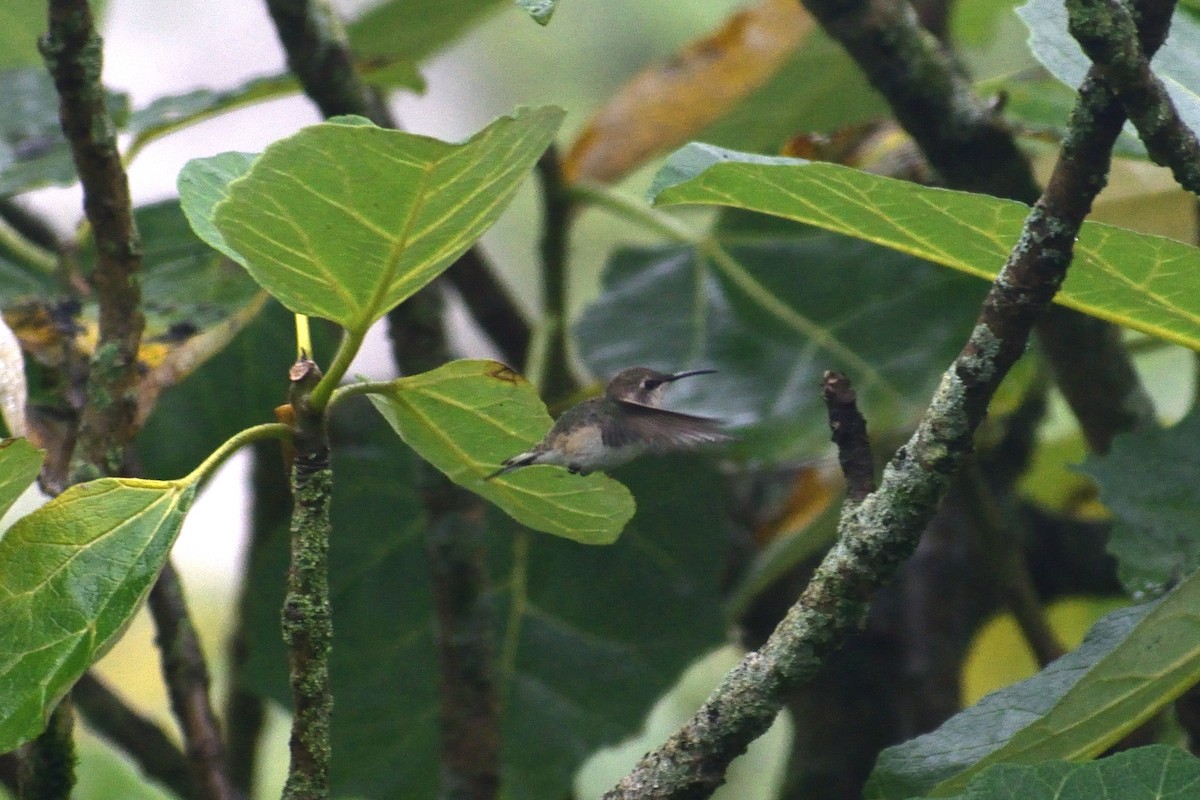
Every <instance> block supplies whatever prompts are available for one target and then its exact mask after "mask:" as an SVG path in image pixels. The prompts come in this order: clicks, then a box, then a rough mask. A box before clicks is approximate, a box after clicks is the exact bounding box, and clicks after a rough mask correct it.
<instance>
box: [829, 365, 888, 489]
mask: <svg viewBox="0 0 1200 800" xmlns="http://www.w3.org/2000/svg"><path fill="white" fill-rule="evenodd" d="M821 397H822V399H824V401H825V408H826V409H827V411H828V414H829V429H830V430H831V431H832V432H833V443H834V444H836V445H837V449H838V461H839V462H841V465H842V474H843V475H845V476H846V502H848V503H853V504H858V503H860V502H862V500H863V498H865V497H866V496H867V495H869V494H870V493H871V492H873V491H875V459H874V457H873V456H872V455H871V440H870V438H868V436H867V421H866V419H864V418H863V415H862V412H860V411H859V410H858V397H857V396H856V395H855V393H854V389H853V388H851V386H850V379H849V378H847V377H846V376H845V375H843V374H842V373H840V372H826V373H825V376H824V380H823V381H822V384H821Z"/></svg>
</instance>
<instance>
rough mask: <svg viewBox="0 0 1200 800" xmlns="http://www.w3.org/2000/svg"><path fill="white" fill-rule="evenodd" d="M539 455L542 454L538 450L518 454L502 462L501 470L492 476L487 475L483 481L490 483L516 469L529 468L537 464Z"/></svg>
mask: <svg viewBox="0 0 1200 800" xmlns="http://www.w3.org/2000/svg"><path fill="white" fill-rule="evenodd" d="M538 455H540V454H539V453H538V452H537V451H536V450H530V451H528V452H526V453H518V454H517V455H515V456H513V457H512V458H506V459H504V460H503V461H501V462H500V469H498V470H496V471H495V472H493V473H491V474H490V475H485V476H484V477H483V479H484V480H485V481H490V480H491V479H492V478H498V477H500V476H501V475H503V474H504V473H506V472H512V471H513V470H514V469H520V468H521V467H528V466H529V465H530V464H534V463H536V462H537V457H538Z"/></svg>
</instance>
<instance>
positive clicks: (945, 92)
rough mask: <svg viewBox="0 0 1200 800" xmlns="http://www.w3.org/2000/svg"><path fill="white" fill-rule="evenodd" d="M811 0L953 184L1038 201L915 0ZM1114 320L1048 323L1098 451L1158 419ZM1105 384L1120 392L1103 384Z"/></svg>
mask: <svg viewBox="0 0 1200 800" xmlns="http://www.w3.org/2000/svg"><path fill="white" fill-rule="evenodd" d="M802 2H803V4H804V6H805V7H806V8H808V10H809V11H810V12H811V13H812V14H813V16H815V17H816V18H817V19H818V20H819V21H820V22H821V25H822V27H824V28H825V30H826V32H828V33H829V34H830V35H832V36H833V37H834V38H836V39H837V40H838V41H839V42H841V44H842V46H843V47H845V48H846V50H847V51H848V52H849V53H850V55H851V57H853V58H854V60H855V62H856V63H857V64H858V66H859V68H860V69H862V70H863V72H864V73H866V75H867V78H868V79H869V80H870V81H871V84H872V85H873V86H874V87H875V88H876V89H877V90H878V91H879V92H880V93H881V94H882V95H883V96H884V98H885V99H886V100H887V101H888V104H889V105H890V106H891V108H892V112H893V113H894V114H895V115H896V119H897V120H898V121H899V122H900V124H901V125H902V126H903V127H904V129H905V131H907V132H908V134H909V135H910V136H912V137H913V140H914V141H915V142H916V143H917V146H918V147H920V148H921V151H922V152H923V153H924V154H925V158H926V159H927V160H928V161H929V163H930V164H931V165H932V166H933V167H934V169H935V170H937V172H938V174H939V175H940V176H941V178H942V179H943V180H944V181H945V183H946V185H947V186H949V187H951V188H954V189H964V190H967V191H977V192H984V193H986V194H991V195H995V196H997V197H1007V198H1011V199H1014V200H1020V201H1021V202H1023V203H1029V204H1032V203H1033V202H1034V201H1035V200H1036V199H1037V198H1038V195H1039V194H1040V192H1039V189H1038V185H1037V181H1036V180H1035V179H1034V176H1033V171H1032V169H1031V168H1030V166H1029V162H1028V160H1027V159H1026V158H1025V156H1024V155H1023V154H1022V153H1021V151H1020V150H1019V149H1018V147H1017V145H1016V142H1015V140H1014V138H1013V136H1012V133H1011V131H1010V130H1009V128H1008V127H1007V125H1006V124H1005V123H1004V120H1003V119H1001V117H1000V116H999V114H998V113H996V112H995V111H994V110H993V109H992V108H990V107H988V106H986V105H985V104H984V103H983V102H982V101H981V100H980V99H979V98H978V97H976V96H975V94H974V92H973V91H972V89H971V87H970V85H969V83H968V82H967V80H966V78H965V76H963V75H962V73H961V72H960V71H959V70H958V69H957V67H956V65H955V62H954V61H953V60H952V59H951V58H950V57H949V56H948V55H947V54H946V52H945V51H944V50H943V49H942V48H941V47H940V46H939V45H938V43H937V42H936V41H935V40H934V39H933V38H932V37H930V36H928V35H926V34H925V32H924V31H922V29H921V28H920V25H919V24H918V20H917V17H916V15H915V14H914V12H913V11H912V9H911V8H910V7H909V5H908V3H906V2H904V0H884V1H883V2H871V0H802ZM1112 328H1113V326H1111V325H1109V324H1108V323H1106V322H1102V321H1100V320H1096V319H1093V318H1089V317H1086V316H1085V315H1083V314H1080V313H1079V312H1076V311H1072V310H1070V309H1065V308H1059V307H1054V308H1052V309H1050V310H1049V311H1048V312H1047V313H1046V314H1045V315H1044V316H1043V318H1042V321H1041V322H1040V323H1039V333H1040V334H1041V339H1042V342H1043V345H1044V347H1045V353H1046V356H1047V358H1048V359H1049V360H1050V363H1051V365H1052V367H1053V369H1054V376H1055V379H1056V380H1057V381H1058V383H1059V385H1060V386H1061V387H1062V389H1063V394H1064V396H1066V397H1067V398H1068V401H1070V402H1071V408H1072V411H1074V412H1075V415H1076V417H1077V418H1078V419H1079V422H1080V425H1081V427H1082V428H1083V429H1084V433H1085V436H1086V437H1087V439H1088V442H1089V443H1090V444H1093V445H1098V450H1097V452H1105V451H1106V450H1107V448H1108V443H1109V442H1110V441H1111V440H1112V437H1113V436H1114V435H1115V434H1117V433H1122V432H1124V431H1127V430H1131V429H1133V428H1134V427H1137V426H1138V425H1142V424H1148V423H1151V422H1153V408H1152V407H1151V406H1150V404H1149V400H1148V396H1147V395H1146V393H1145V390H1144V389H1143V388H1142V386H1141V384H1140V382H1139V380H1138V377H1137V372H1136V371H1135V370H1134V369H1133V365H1132V363H1131V361H1130V358H1129V355H1128V353H1126V352H1125V350H1124V348H1123V347H1122V346H1121V345H1120V341H1119V338H1118V337H1117V336H1116V335H1115V332H1114V331H1113V330H1112ZM1060 337H1061V338H1064V339H1067V340H1069V341H1070V342H1071V344H1072V345H1074V344H1075V343H1078V342H1080V341H1086V342H1088V345H1087V346H1086V347H1085V348H1084V351H1088V350H1099V353H1098V355H1097V357H1096V358H1091V359H1081V358H1079V357H1078V353H1079V352H1080V351H1079V350H1078V349H1075V348H1074V347H1073V346H1069V345H1067V344H1062V343H1059V342H1056V341H1055V340H1056V339H1059V338H1060ZM1101 383H1103V384H1105V385H1108V386H1109V387H1110V388H1111V389H1112V391H1109V392H1103V393H1102V392H1097V391H1095V387H1096V386H1097V385H1099V384H1101ZM1077 403H1078V405H1077ZM1104 426H1122V427H1104Z"/></svg>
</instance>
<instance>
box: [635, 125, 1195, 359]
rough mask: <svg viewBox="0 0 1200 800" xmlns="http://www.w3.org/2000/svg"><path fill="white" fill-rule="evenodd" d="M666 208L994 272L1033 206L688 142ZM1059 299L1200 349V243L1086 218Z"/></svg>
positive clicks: (671, 168)
mask: <svg viewBox="0 0 1200 800" xmlns="http://www.w3.org/2000/svg"><path fill="white" fill-rule="evenodd" d="M651 192H652V194H655V195H657V197H656V202H657V203H659V204H662V205H673V204H678V203H701V204H711V205H725V206H733V207H735V208H744V209H749V210H752V211H759V212H762V213H764V214H773V215H776V216H781V217H784V218H787V219H792V220H796V221H798V222H804V223H807V224H810V225H815V226H817V227H819V228H824V229H825V230H830V231H835V232H837V233H844V234H847V235H849V236H854V237H857V238H860V239H866V240H867V241H871V242H875V243H877V244H881V245H883V246H885V247H889V248H892V249H895V250H899V251H901V252H905V253H911V254H912V255H915V256H919V257H921V258H925V259H928V260H930V261H933V262H934V263H937V264H941V265H943V266H947V267H951V268H953V269H957V270H961V271H963V272H966V273H968V274H971V275H976V276H978V277H980V278H986V279H988V280H991V279H992V278H994V277H995V275H996V273H997V272H998V271H999V269H1000V267H1002V266H1003V265H1004V262H1005V261H1006V259H1007V258H1008V254H1009V251H1010V250H1011V249H1012V247H1013V246H1014V245H1015V244H1016V243H1017V239H1018V237H1019V235H1020V232H1021V228H1022V224H1023V222H1024V220H1025V217H1026V215H1027V214H1028V213H1029V208H1028V207H1027V206H1025V205H1023V204H1021V203H1017V202H1014V201H1011V200H1000V199H997V198H994V197H989V196H987V195H982V194H970V193H967V192H954V191H950V190H947V189H933V188H928V187H923V186H917V185H915V184H912V183H909V182H907V181H900V180H895V179H892V178H883V177H880V176H877V175H870V174H868V173H865V172H859V171H858V170H854V169H850V168H849V167H842V166H838V165H836V164H825V163H809V162H805V161H799V160H791V159H778V158H775V159H769V158H764V157H762V156H749V155H747V154H744V153H735V152H732V151H728V150H721V149H719V148H715V147H711V146H709V145H701V144H691V145H688V146H687V147H684V148H682V149H681V150H679V151H677V152H676V153H675V154H674V155H672V156H671V158H670V159H668V162H667V164H666V166H664V167H663V169H662V171H661V172H659V174H658V176H657V177H656V178H655V181H654V188H653V189H652V190H651ZM1054 299H1055V302H1058V303H1062V304H1063V305H1065V306H1068V307H1070V308H1074V309H1077V310H1079V311H1082V312H1084V313H1086V314H1091V315H1092V316H1096V317H1099V318H1101V319H1105V320H1108V321H1109V322H1115V323H1117V324H1119V325H1125V326H1127V327H1130V328H1134V329H1136V330H1140V331H1143V332H1145V333H1149V334H1151V335H1153V336H1158V337H1161V338H1163V339H1166V340H1168V341H1172V342H1176V343H1178V344H1182V345H1184V346H1185V347H1189V348H1191V349H1193V350H1198V349H1200V250H1198V249H1197V248H1195V247H1192V246H1190V245H1186V244H1183V243H1181V242H1176V241H1173V240H1170V239H1164V238H1162V237H1159V236H1150V235H1147V234H1140V233H1134V232H1133V231H1129V230H1125V229H1123V228H1117V227H1113V226H1111V225H1102V224H1100V223H1096V222H1085V223H1084V224H1083V228H1082V230H1081V231H1080V233H1079V239H1078V241H1077V243H1076V246H1075V260H1074V263H1073V265H1072V267H1071V270H1070V272H1069V273H1068V275H1067V280H1066V282H1065V283H1064V284H1063V286H1062V288H1061V289H1060V290H1059V292H1058V294H1057V295H1056V296H1055V298H1054Z"/></svg>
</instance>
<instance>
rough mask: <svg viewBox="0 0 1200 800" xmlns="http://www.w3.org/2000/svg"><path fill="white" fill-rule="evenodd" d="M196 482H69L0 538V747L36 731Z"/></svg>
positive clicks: (125, 613) (134, 602)
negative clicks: (48, 500)
mask: <svg viewBox="0 0 1200 800" xmlns="http://www.w3.org/2000/svg"><path fill="white" fill-rule="evenodd" d="M194 493H195V487H194V485H191V484H184V483H181V482H160V481H146V480H133V479H117V478H105V479H102V480H98V481H92V482H90V483H86V484H80V485H78V486H73V487H71V488H70V489H68V490H67V491H65V492H63V493H62V494H61V495H59V496H58V497H56V498H55V499H54V500H51V501H50V502H49V503H47V504H46V505H44V506H42V507H41V508H40V509H38V510H37V511H34V512H33V513H32V514H29V515H27V516H25V517H22V518H21V519H20V520H18V521H17V523H16V524H15V525H14V526H13V527H12V528H11V529H9V531H8V533H7V534H6V535H5V536H4V538H3V539H0V751H4V752H8V751H9V750H12V749H13V748H14V747H16V746H18V745H20V744H21V743H22V742H24V741H27V740H28V739H30V738H32V737H34V736H36V735H37V734H38V733H40V732H41V730H42V728H43V727H44V725H45V720H46V716H47V715H48V714H49V713H50V711H52V710H53V708H54V706H55V704H56V703H57V702H58V700H59V698H61V697H62V696H63V695H64V694H65V693H66V692H67V691H69V690H70V688H71V686H72V685H73V684H74V683H75V681H76V680H77V679H78V678H79V676H80V675H82V674H83V671H84V670H86V669H87V668H88V666H90V665H91V664H92V662H94V661H95V660H96V659H97V658H99V657H100V656H101V655H103V654H104V652H105V651H106V650H107V649H108V648H109V647H110V646H112V644H113V643H114V642H115V641H116V640H117V638H118V637H119V636H120V635H121V633H122V631H124V629H125V626H126V625H128V624H129V620H130V619H131V618H132V617H133V613H134V611H136V610H137V608H138V606H139V605H140V604H141V602H142V599H143V598H144V597H145V596H146V593H147V592H148V591H149V590H150V586H151V585H152V584H153V582H154V580H155V578H156V577H157V576H158V572H159V570H160V569H161V568H162V565H163V563H164V562H165V560H166V558H167V554H168V552H169V551H170V548H171V544H172V543H173V542H174V541H175V536H176V534H178V533H179V527H180V525H181V524H182V523H183V517H184V514H185V513H186V512H187V508H188V506H189V505H190V504H191V501H192V497H193V495H194Z"/></svg>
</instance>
